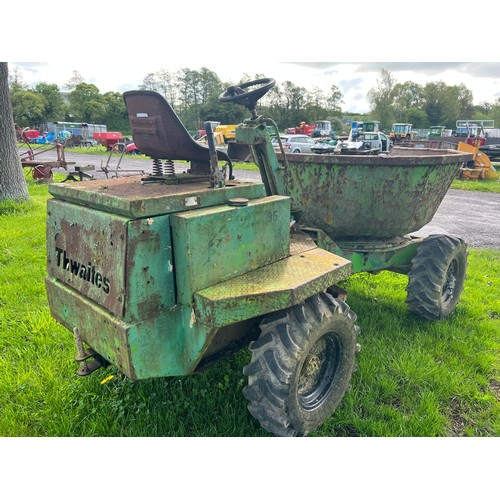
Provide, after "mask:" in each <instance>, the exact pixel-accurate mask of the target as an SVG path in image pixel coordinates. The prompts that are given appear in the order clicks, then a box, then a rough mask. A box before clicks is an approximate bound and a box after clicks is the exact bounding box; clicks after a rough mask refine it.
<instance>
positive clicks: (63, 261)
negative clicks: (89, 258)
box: [56, 247, 109, 293]
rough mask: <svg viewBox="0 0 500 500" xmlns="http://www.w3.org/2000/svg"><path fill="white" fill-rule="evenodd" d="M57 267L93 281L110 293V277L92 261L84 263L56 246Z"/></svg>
mask: <svg viewBox="0 0 500 500" xmlns="http://www.w3.org/2000/svg"><path fill="white" fill-rule="evenodd" d="M56 254H57V267H60V268H62V269H64V270H65V271H67V272H69V273H71V274H73V275H75V276H76V277H78V278H80V279H82V280H85V281H88V282H89V283H92V285H94V286H95V287H97V288H100V289H102V291H103V292H104V293H109V278H107V277H106V276H103V274H102V273H100V272H99V271H96V268H95V266H93V265H92V263H91V262H89V263H88V264H82V263H81V262H78V261H77V260H73V259H72V258H70V257H68V255H67V254H66V250H64V249H62V248H58V247H56Z"/></svg>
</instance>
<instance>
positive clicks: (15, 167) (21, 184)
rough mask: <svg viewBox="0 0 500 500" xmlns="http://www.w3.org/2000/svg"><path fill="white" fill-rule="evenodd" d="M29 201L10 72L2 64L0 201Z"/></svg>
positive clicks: (0, 70)
mask: <svg viewBox="0 0 500 500" xmlns="http://www.w3.org/2000/svg"><path fill="white" fill-rule="evenodd" d="M28 199H29V194H28V188H27V186H26V180H25V178H24V172H23V167H22V165H21V160H20V159H19V150H18V148H17V140H16V129H15V127H14V119H13V117H12V105H11V102H10V95H9V71H8V67H7V63H6V62H0V201H3V200H14V201H25V200H28Z"/></svg>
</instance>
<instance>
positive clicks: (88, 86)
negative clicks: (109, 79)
mask: <svg viewBox="0 0 500 500" xmlns="http://www.w3.org/2000/svg"><path fill="white" fill-rule="evenodd" d="M68 99H69V102H70V105H71V108H72V112H73V113H74V116H75V121H76V120H81V121H82V122H86V123H95V122H94V119H95V117H97V116H99V115H101V114H102V96H101V94H100V93H99V89H98V88H97V87H96V86H95V85H94V84H92V83H79V84H78V85H77V86H76V87H75V88H74V90H73V91H72V92H70V93H69V94H68Z"/></svg>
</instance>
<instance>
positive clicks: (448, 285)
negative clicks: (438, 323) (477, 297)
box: [406, 235, 468, 321]
mask: <svg viewBox="0 0 500 500" xmlns="http://www.w3.org/2000/svg"><path fill="white" fill-rule="evenodd" d="M467 256H468V252H467V244H466V243H465V242H464V241H463V240H462V239H460V238H456V237H453V236H444V235H433V236H429V237H428V238H426V239H425V240H424V241H423V242H422V244H421V245H420V246H419V247H418V250H417V255H416V256H415V257H414V258H413V260H412V267H411V270H410V272H409V273H408V286H407V287H406V291H407V293H408V295H407V298H406V302H407V304H408V308H409V310H410V312H412V313H414V314H417V315H419V316H422V317H424V318H426V319H428V320H431V321H433V320H438V319H442V318H446V317H447V316H449V315H450V314H451V313H452V312H453V311H454V310H455V308H456V305H457V304H458V301H459V300H460V295H461V293H462V291H463V288H464V282H465V272H466V269H467Z"/></svg>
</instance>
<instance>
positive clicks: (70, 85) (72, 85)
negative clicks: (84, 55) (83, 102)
mask: <svg viewBox="0 0 500 500" xmlns="http://www.w3.org/2000/svg"><path fill="white" fill-rule="evenodd" d="M84 81H85V80H84V79H83V76H82V75H80V73H79V72H78V71H76V70H74V71H73V76H72V77H71V78H70V79H69V81H68V82H66V83H65V84H64V85H63V88H64V89H66V90H68V91H72V90H75V89H76V87H77V85H79V84H80V83H83V82H84Z"/></svg>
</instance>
